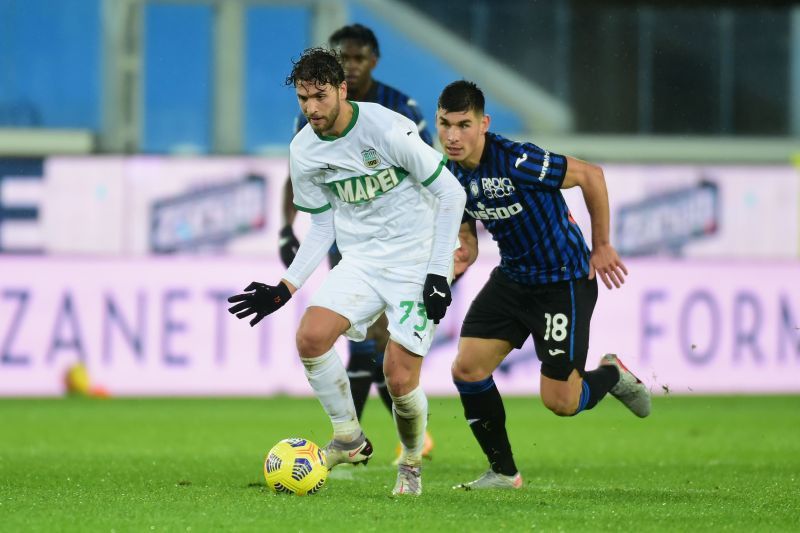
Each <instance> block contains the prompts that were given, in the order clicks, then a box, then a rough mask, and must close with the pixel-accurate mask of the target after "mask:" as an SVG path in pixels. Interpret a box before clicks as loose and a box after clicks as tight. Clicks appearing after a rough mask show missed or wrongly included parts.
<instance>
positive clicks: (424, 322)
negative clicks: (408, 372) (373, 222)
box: [309, 258, 436, 356]
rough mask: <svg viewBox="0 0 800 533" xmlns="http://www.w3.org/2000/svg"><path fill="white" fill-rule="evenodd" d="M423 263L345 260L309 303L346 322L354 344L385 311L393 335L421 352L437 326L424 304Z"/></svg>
mask: <svg viewBox="0 0 800 533" xmlns="http://www.w3.org/2000/svg"><path fill="white" fill-rule="evenodd" d="M427 267H428V265H427V264H420V265H415V266H410V267H409V266H403V267H385V266H381V267H378V266H373V265H366V264H362V265H356V264H354V263H353V262H348V261H347V259H346V258H345V259H342V261H341V262H339V264H338V265H336V267H335V268H334V269H333V270H331V271H330V273H329V274H328V277H327V278H326V279H325V281H324V282H323V284H322V286H321V287H320V288H319V290H318V291H317V292H316V293H315V294H314V296H313V298H311V302H310V304H309V305H312V306H319V307H325V308H326V309H330V310H331V311H334V312H335V313H338V314H340V315H342V316H343V317H345V318H346V319H347V320H349V321H350V329H348V330H347V331H346V332H345V336H346V337H347V338H348V339H351V340H354V341H357V342H358V341H363V340H364V339H365V337H366V334H367V329H368V328H369V327H370V326H371V325H372V324H373V323H374V322H375V321H376V320H377V319H378V318H379V317H380V316H381V314H383V313H384V312H385V313H386V318H387V319H388V320H389V335H390V337H391V339H392V340H393V341H395V342H396V343H398V344H400V345H401V346H403V347H405V348H406V349H407V350H408V351H410V352H411V353H414V354H417V355H420V356H424V355H425V354H427V353H428V350H429V349H430V347H431V342H433V333H434V331H435V329H436V327H435V326H434V324H433V320H428V317H427V316H426V315H425V307H424V304H423V303H422V287H423V285H424V283H425V276H426V275H427Z"/></svg>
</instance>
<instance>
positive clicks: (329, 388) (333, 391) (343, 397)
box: [300, 348, 361, 442]
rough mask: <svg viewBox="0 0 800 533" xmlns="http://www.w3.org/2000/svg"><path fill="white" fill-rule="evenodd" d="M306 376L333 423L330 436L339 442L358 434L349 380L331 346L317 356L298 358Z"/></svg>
mask: <svg viewBox="0 0 800 533" xmlns="http://www.w3.org/2000/svg"><path fill="white" fill-rule="evenodd" d="M300 360H301V361H302V362H303V366H304V367H305V369H306V377H307V378H308V383H309V384H310V385H311V388H312V389H314V393H315V394H316V395H317V399H318V400H319V403H321V404H322V408H323V409H325V412H326V413H328V417H329V418H330V419H331V424H333V438H334V440H338V441H341V442H352V441H354V440H355V439H357V438H358V437H359V436H360V435H361V425H360V424H359V423H358V417H357V416H356V408H355V406H354V405H353V396H352V394H350V380H348V379H347V371H346V370H345V369H344V365H343V364H342V360H341V359H340V358H339V355H338V354H337V353H336V350H335V349H334V348H331V349H330V350H328V351H327V352H325V353H324V354H322V355H320V356H319V357H301V358H300Z"/></svg>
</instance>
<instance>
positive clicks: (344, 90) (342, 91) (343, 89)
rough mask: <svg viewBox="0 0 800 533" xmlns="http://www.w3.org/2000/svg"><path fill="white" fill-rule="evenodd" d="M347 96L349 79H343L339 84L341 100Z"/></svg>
mask: <svg viewBox="0 0 800 533" xmlns="http://www.w3.org/2000/svg"><path fill="white" fill-rule="evenodd" d="M346 98H347V80H345V81H343V82H342V83H341V85H339V100H344V99H346Z"/></svg>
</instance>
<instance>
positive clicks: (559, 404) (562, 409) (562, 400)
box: [542, 394, 580, 416]
mask: <svg viewBox="0 0 800 533" xmlns="http://www.w3.org/2000/svg"><path fill="white" fill-rule="evenodd" d="M542 403H544V406H545V407H547V408H548V409H550V411H552V412H553V413H554V414H555V415H557V416H572V415H574V414H575V411H577V410H578V405H579V403H580V398H572V397H570V396H569V395H567V394H551V395H542Z"/></svg>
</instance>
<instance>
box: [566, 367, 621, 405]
mask: <svg viewBox="0 0 800 533" xmlns="http://www.w3.org/2000/svg"><path fill="white" fill-rule="evenodd" d="M618 381H619V370H618V369H617V367H615V366H614V365H600V366H599V367H597V368H596V369H595V370H592V371H591V372H584V373H583V390H582V391H581V401H580V405H579V406H578V410H577V411H575V414H576V415H577V414H578V413H580V412H581V411H588V410H589V409H591V408H592V407H594V406H595V405H597V402H599V401H600V400H602V399H603V397H604V396H605V395H606V393H607V392H608V391H610V390H611V389H612V388H614V385H616V384H617V382H618Z"/></svg>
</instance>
